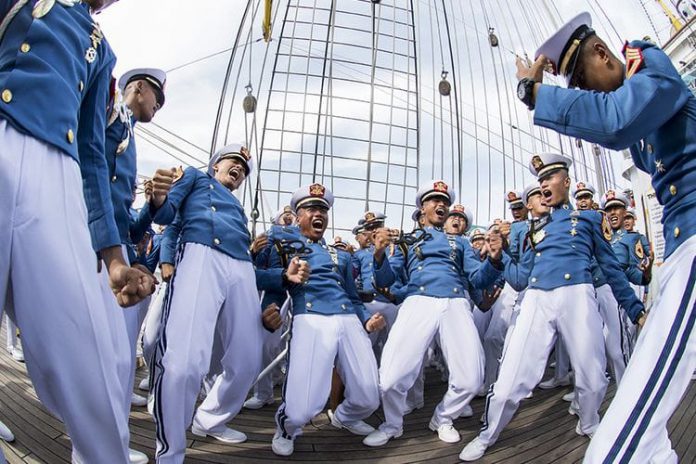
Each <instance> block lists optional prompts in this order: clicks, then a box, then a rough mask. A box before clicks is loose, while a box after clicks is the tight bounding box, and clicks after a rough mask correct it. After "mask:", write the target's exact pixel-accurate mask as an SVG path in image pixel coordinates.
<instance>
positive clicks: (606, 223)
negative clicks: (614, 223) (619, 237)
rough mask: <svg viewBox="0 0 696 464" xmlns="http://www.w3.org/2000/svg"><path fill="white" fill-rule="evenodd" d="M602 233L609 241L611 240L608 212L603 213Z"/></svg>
mask: <svg viewBox="0 0 696 464" xmlns="http://www.w3.org/2000/svg"><path fill="white" fill-rule="evenodd" d="M602 235H604V239H605V240H606V241H607V242H609V241H611V236H612V234H611V225H610V224H609V219H607V215H606V214H602Z"/></svg>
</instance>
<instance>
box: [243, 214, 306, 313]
mask: <svg viewBox="0 0 696 464" xmlns="http://www.w3.org/2000/svg"><path fill="white" fill-rule="evenodd" d="M266 236H267V237H268V245H267V246H265V247H264V248H263V249H262V250H260V251H259V253H258V254H257V255H256V256H255V257H254V264H255V265H256V267H257V269H272V268H277V267H278V266H281V267H287V265H286V264H285V263H282V261H281V255H280V254H279V253H272V250H273V249H274V248H275V247H282V246H283V244H287V243H288V242H292V241H296V240H301V241H302V242H304V240H303V237H302V236H301V235H300V229H299V228H298V227H297V226H279V225H273V226H271V228H270V229H269V230H268V232H267V233H266ZM276 249H277V248H276ZM286 298H287V292H286V290H285V288H282V287H281V288H275V289H273V288H271V289H267V290H266V292H265V293H264V296H263V301H262V302H261V305H262V306H263V307H264V308H265V307H266V306H268V305H269V304H271V303H275V304H277V305H278V306H279V307H280V306H282V305H283V303H285V299H286Z"/></svg>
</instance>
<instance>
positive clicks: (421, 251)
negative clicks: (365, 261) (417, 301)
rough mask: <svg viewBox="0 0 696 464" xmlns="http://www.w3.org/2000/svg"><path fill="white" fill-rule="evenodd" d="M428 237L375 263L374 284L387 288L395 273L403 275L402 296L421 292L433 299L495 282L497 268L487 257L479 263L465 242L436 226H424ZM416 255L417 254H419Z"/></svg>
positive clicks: (463, 294)
mask: <svg viewBox="0 0 696 464" xmlns="http://www.w3.org/2000/svg"><path fill="white" fill-rule="evenodd" d="M424 230H425V232H426V233H427V234H428V235H429V236H430V237H428V238H427V239H426V240H423V241H421V242H416V243H414V244H413V245H411V246H409V247H408V251H407V255H406V256H404V252H403V250H402V249H401V247H397V249H396V251H395V253H394V254H393V255H392V256H390V257H388V258H386V259H383V260H382V263H381V265H378V264H377V263H375V265H374V277H375V284H376V285H378V286H379V287H390V286H391V285H392V284H393V283H394V282H395V281H396V278H397V276H398V275H399V274H401V273H404V274H405V275H406V276H407V279H408V284H407V289H406V296H407V297H408V296H411V295H423V296H430V297H434V298H466V297H467V290H468V289H469V288H470V286H471V287H474V288H479V289H482V288H486V287H488V286H490V285H492V284H494V283H495V281H496V279H497V278H498V277H499V276H500V270H498V269H495V268H494V267H493V265H492V264H491V261H490V260H485V261H484V262H483V263H481V261H480V259H479V258H477V257H476V254H475V253H474V250H473V248H472V247H471V244H470V243H469V241H468V240H467V239H465V238H462V237H456V236H453V235H447V234H445V232H444V231H443V230H442V229H440V228H434V227H425V228H424ZM419 255H420V257H419Z"/></svg>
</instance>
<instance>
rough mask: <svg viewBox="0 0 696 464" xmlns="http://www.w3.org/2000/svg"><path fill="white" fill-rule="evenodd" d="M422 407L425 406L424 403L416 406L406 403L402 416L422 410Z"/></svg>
mask: <svg viewBox="0 0 696 464" xmlns="http://www.w3.org/2000/svg"><path fill="white" fill-rule="evenodd" d="M423 406H425V403H424V402H422V401H421V402H420V403H418V404H409V403H406V411H404V416H405V415H407V414H411V413H412V412H413V411H415V410H417V409H423Z"/></svg>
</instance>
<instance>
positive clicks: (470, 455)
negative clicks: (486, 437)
mask: <svg viewBox="0 0 696 464" xmlns="http://www.w3.org/2000/svg"><path fill="white" fill-rule="evenodd" d="M487 448H488V447H487V446H486V445H484V444H483V443H481V440H480V439H479V437H476V438H474V439H473V440H471V441H470V442H469V444H468V445H466V446H465V447H464V449H463V450H462V452H461V453H459V459H461V460H462V461H466V462H470V461H476V460H478V459H481V458H482V457H483V455H484V453H485V452H486V449H487Z"/></svg>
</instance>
